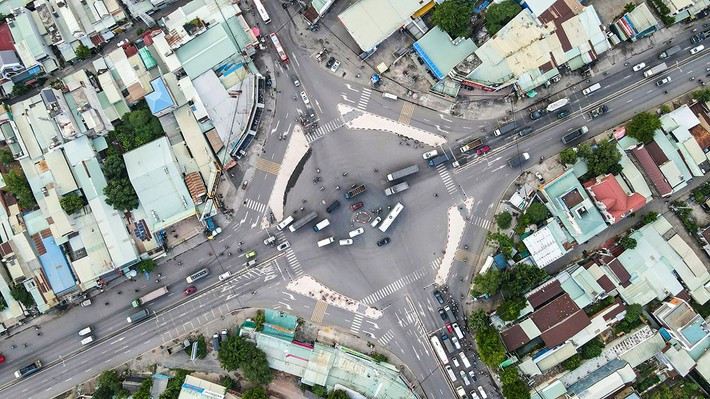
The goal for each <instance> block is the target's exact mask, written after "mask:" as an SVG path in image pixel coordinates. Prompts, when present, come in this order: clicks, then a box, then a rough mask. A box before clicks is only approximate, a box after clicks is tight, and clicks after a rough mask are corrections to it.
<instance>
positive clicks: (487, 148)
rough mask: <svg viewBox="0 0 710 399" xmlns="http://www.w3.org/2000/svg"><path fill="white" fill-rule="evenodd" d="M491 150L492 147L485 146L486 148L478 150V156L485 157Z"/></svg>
mask: <svg viewBox="0 0 710 399" xmlns="http://www.w3.org/2000/svg"><path fill="white" fill-rule="evenodd" d="M490 150H491V147H490V146H484V147H481V148H479V149H478V150H476V154H478V155H483V154H485V153H487V152H488V151H490Z"/></svg>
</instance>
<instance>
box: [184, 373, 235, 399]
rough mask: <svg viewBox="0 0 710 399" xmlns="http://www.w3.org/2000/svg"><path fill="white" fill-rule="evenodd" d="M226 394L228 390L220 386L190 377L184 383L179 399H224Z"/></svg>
mask: <svg viewBox="0 0 710 399" xmlns="http://www.w3.org/2000/svg"><path fill="white" fill-rule="evenodd" d="M226 393H227V388H225V387H223V386H221V385H219V384H215V383H213V382H209V381H207V380H203V379H202V378H197V377H195V376H193V375H188V376H186V377H185V382H183V383H182V389H180V395H178V399H224V397H225V396H226Z"/></svg>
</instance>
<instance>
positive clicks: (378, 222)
mask: <svg viewBox="0 0 710 399" xmlns="http://www.w3.org/2000/svg"><path fill="white" fill-rule="evenodd" d="M381 221H382V216H378V217H376V218H375V220H373V221H372V223H370V226H372V227H377V225H378V224H380V222H381Z"/></svg>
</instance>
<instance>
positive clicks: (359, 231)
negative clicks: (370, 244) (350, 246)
mask: <svg viewBox="0 0 710 399" xmlns="http://www.w3.org/2000/svg"><path fill="white" fill-rule="evenodd" d="M364 232H365V229H363V228H362V227H358V228H357V229H355V230H353V231H351V232H350V233H348V235H349V236H350V238H353V237H357V236H359V235H360V234H362V233H364Z"/></svg>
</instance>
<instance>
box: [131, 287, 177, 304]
mask: <svg viewBox="0 0 710 399" xmlns="http://www.w3.org/2000/svg"><path fill="white" fill-rule="evenodd" d="M167 293H168V287H160V288H158V289H157V290H154V291H151V292H149V293H147V294H145V295H143V296H142V297H140V298H138V299H136V300H135V301H133V302H131V305H133V307H134V308H137V307H139V306H141V305H143V304H144V303H148V302H150V301H152V300H153V299H157V298H160V297H161V296H163V295H165V294H167Z"/></svg>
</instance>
